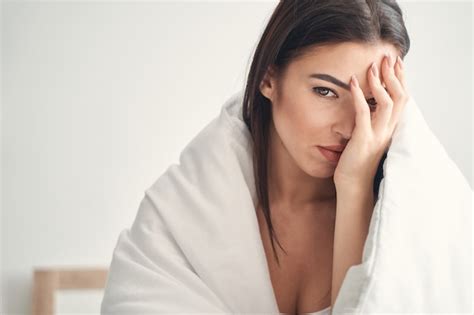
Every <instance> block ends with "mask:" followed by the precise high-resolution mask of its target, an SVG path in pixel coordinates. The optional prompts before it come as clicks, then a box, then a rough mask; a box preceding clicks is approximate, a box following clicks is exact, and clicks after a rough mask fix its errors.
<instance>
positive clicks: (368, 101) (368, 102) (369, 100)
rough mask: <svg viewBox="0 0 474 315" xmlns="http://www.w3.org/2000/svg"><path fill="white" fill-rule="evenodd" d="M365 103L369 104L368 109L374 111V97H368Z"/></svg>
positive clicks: (375, 105) (375, 104) (375, 102)
mask: <svg viewBox="0 0 474 315" xmlns="http://www.w3.org/2000/svg"><path fill="white" fill-rule="evenodd" d="M367 104H369V107H370V110H372V111H374V110H375V107H377V101H376V100H375V98H370V99H368V100H367Z"/></svg>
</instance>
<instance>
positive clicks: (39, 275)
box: [33, 268, 108, 315]
mask: <svg viewBox="0 0 474 315" xmlns="http://www.w3.org/2000/svg"><path fill="white" fill-rule="evenodd" d="M107 273H108V270H107V268H35V269H34V278H33V315H53V314H55V310H54V307H55V291H56V290H67V289H73V290H81V289H89V290H90V289H103V288H105V284H106V281H107Z"/></svg>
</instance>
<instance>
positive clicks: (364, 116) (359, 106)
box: [351, 75, 372, 134]
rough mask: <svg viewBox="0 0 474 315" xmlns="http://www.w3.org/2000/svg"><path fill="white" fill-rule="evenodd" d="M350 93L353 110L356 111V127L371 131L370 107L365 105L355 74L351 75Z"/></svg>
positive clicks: (367, 131)
mask: <svg viewBox="0 0 474 315" xmlns="http://www.w3.org/2000/svg"><path fill="white" fill-rule="evenodd" d="M351 93H352V99H353V100H354V106H355V112H356V118H355V119H356V128H355V129H357V128H360V129H359V130H361V131H363V132H365V133H366V134H369V132H371V130H370V129H371V128H372V127H371V125H370V120H371V119H370V109H369V107H368V106H367V102H366V100H365V96H364V93H363V92H362V90H361V88H360V86H359V81H357V78H356V76H355V75H352V77H351Z"/></svg>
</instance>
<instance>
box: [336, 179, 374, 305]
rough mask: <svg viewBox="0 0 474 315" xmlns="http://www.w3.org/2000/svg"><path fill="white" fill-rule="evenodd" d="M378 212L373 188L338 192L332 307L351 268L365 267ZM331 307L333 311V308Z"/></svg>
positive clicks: (359, 187) (344, 189) (345, 189)
mask: <svg viewBox="0 0 474 315" xmlns="http://www.w3.org/2000/svg"><path fill="white" fill-rule="evenodd" d="M373 208H374V195H373V192H372V185H369V184H365V185H362V186H361V185H360V183H359V185H350V186H349V185H345V186H344V188H339V189H337V204H336V222H335V230H334V248H333V263H332V266H333V267H332V289H331V306H332V307H333V306H334V303H335V300H336V297H337V295H338V293H339V290H340V288H341V285H342V281H343V280H344V277H345V275H346V272H347V270H348V269H349V267H351V266H353V265H358V264H360V263H362V252H363V248H364V243H365V240H366V238H367V234H368V231H369V224H370V219H371V217H372V211H373ZM332 307H331V308H332Z"/></svg>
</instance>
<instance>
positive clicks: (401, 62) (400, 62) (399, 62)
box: [397, 56, 403, 69]
mask: <svg viewBox="0 0 474 315" xmlns="http://www.w3.org/2000/svg"><path fill="white" fill-rule="evenodd" d="M397 61H398V65H399V66H400V69H403V60H402V58H400V56H397Z"/></svg>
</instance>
